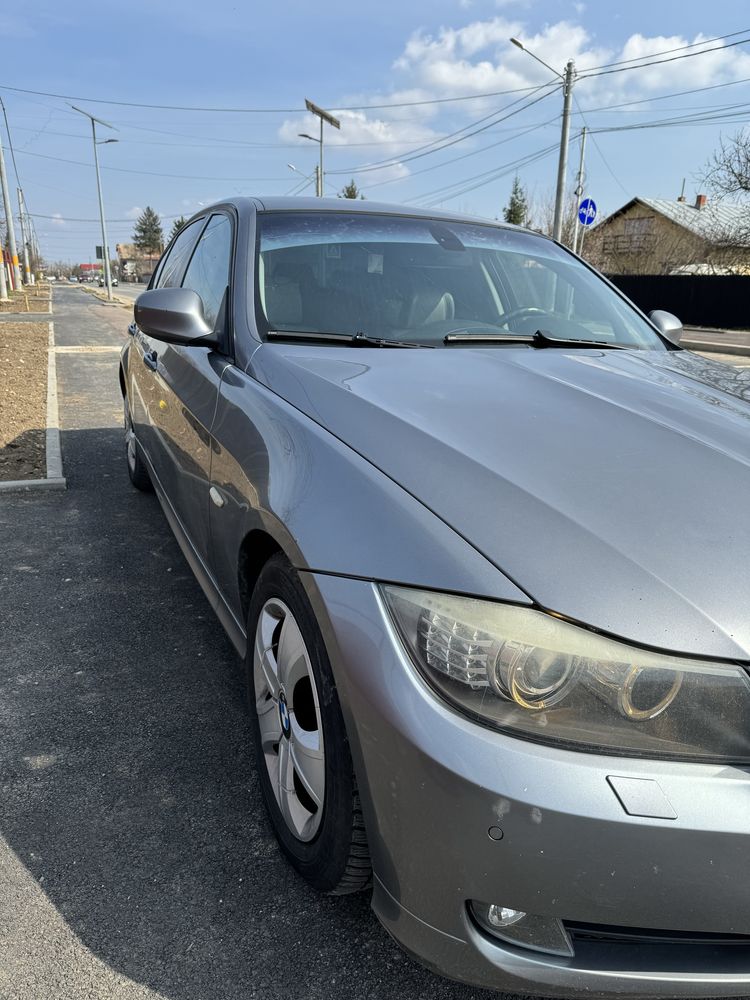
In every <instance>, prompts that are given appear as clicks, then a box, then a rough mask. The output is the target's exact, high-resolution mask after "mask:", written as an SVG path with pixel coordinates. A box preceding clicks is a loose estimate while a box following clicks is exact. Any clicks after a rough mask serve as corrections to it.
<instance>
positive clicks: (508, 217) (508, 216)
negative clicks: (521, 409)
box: [503, 174, 529, 226]
mask: <svg viewBox="0 0 750 1000" xmlns="http://www.w3.org/2000/svg"><path fill="white" fill-rule="evenodd" d="M528 217H529V203H528V200H527V198H526V191H525V190H524V188H523V185H522V184H521V181H520V179H519V177H518V174H516V176H515V177H514V179H513V187H512V188H511V192H510V199H509V201H508V204H507V205H506V206H505V208H504V209H503V218H504V219H505V221H506V222H512V223H513V225H515V226H525V225H526V222H527V220H528Z"/></svg>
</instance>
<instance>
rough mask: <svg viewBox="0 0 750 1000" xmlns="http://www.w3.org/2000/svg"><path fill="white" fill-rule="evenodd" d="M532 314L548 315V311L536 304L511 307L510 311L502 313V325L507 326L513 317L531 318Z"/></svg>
mask: <svg viewBox="0 0 750 1000" xmlns="http://www.w3.org/2000/svg"><path fill="white" fill-rule="evenodd" d="M534 316H549V313H548V312H547V311H546V310H545V309H539V308H538V307H537V306H522V307H521V308H520V309H511V311H510V312H507V313H503V317H502V322H503V326H507V325H508V323H511V322H513V320H515V319H532V318H533V317H534Z"/></svg>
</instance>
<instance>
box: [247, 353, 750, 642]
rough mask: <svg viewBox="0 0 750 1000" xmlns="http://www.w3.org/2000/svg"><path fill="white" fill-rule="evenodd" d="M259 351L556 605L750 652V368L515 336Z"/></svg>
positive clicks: (627, 634)
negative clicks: (469, 343) (481, 345)
mask: <svg viewBox="0 0 750 1000" xmlns="http://www.w3.org/2000/svg"><path fill="white" fill-rule="evenodd" d="M253 360H254V368H255V373H256V375H257V376H258V377H259V378H260V379H261V380H262V381H264V382H266V384H267V385H268V386H269V388H271V389H272V390H273V391H275V392H277V393H278V394H280V395H281V396H283V397H284V398H285V399H287V400H288V401H289V402H290V403H292V404H293V405H294V406H295V407H297V408H299V409H301V410H303V411H304V412H305V413H307V414H308V415H309V416H310V417H311V418H312V419H313V420H315V421H317V422H319V423H320V424H322V425H323V426H324V427H326V428H328V429H329V430H330V431H331V432H332V433H333V434H335V435H336V436H337V437H338V438H340V439H341V440H342V441H344V442H346V443H347V444H348V445H349V446H350V447H351V448H353V449H354V450H356V451H357V452H359V453H360V454H361V455H363V456H364V457H366V458H367V459H368V460H369V461H370V462H372V463H373V464H374V465H375V466H377V467H378V468H379V469H381V470H382V471H383V472H384V473H385V474H386V475H387V476H389V477H391V478H392V479H394V480H395V481H396V482H398V483H399V484H400V485H401V486H403V488H404V489H406V490H408V491H409V492H410V493H411V494H413V495H414V496H415V497H417V498H418V499H419V500H420V501H421V502H422V503H423V504H424V505H425V506H426V507H427V508H429V509H430V510H431V511H433V512H434V513H435V514H437V516H438V517H440V518H442V519H443V520H444V521H446V522H447V523H448V524H449V525H451V527H452V528H453V529H454V530H455V531H457V532H458V533H459V534H460V535H462V536H463V537H464V538H465V539H466V540H467V541H468V542H469V543H470V544H471V545H473V546H475V547H476V548H477V549H478V550H479V551H480V552H482V553H483V554H484V555H485V556H486V558H487V559H489V560H490V561H491V562H492V563H494V564H495V565H496V566H497V567H498V568H499V569H500V570H501V571H502V572H503V573H504V574H505V575H506V576H508V577H509V578H510V579H511V580H512V581H513V582H514V583H516V584H517V585H518V586H519V587H521V588H522V589H523V590H525V591H526V593H527V594H528V595H529V596H530V597H531V598H532V599H533V600H534V601H536V602H538V604H540V605H541V606H543V607H545V608H549V609H551V610H554V611H556V612H558V613H560V614H563V615H566V616H568V617H570V618H572V619H576V620H578V621H581V622H584V623H587V624H589V625H591V626H594V627H596V628H599V629H602V630H604V631H607V632H609V633H611V634H614V635H618V636H621V637H623V638H626V639H630V640H632V641H635V642H639V643H642V644H645V645H649V646H655V647H658V648H662V649H669V650H673V651H675V652H684V653H692V654H699V655H706V656H720V657H729V658H739V659H746V658H748V657H750V502H749V501H750V402H748V401H749V400H750V373H747V372H743V371H742V370H740V369H734V368H731V367H728V366H726V365H722V364H718V363H715V362H711V361H707V360H705V359H703V358H701V357H698V356H697V355H693V354H689V353H687V352H656V351H653V352H652V351H606V352H600V351H592V350H559V349H546V350H533V349H529V348H515V347H514V348H506V347H491V348H486V349H475V348H465V349H464V348H459V349H447V350H392V349H380V350H379V349H359V348H356V349H355V348H338V347H330V348H329V347H310V346H304V345H299V344H296V345H281V344H274V345H270V344H267V345H264V346H263V347H261V348H260V349H259V350H258V352H256V356H255V358H254V359H253ZM374 544H377V542H376V540H374Z"/></svg>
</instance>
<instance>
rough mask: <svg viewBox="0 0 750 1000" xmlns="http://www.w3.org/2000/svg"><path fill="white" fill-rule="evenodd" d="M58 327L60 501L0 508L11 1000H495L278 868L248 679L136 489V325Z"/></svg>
mask: <svg viewBox="0 0 750 1000" xmlns="http://www.w3.org/2000/svg"><path fill="white" fill-rule="evenodd" d="M54 308H55V315H54V321H55V329H56V337H57V344H58V346H59V347H60V348H62V350H60V351H59V352H58V378H59V388H60V395H61V418H62V425H63V439H62V446H63V457H64V463H65V475H66V476H67V478H68V486H69V488H68V490H67V491H66V492H64V493H57V494H41V493H40V494H36V495H20V494H19V495H15V496H14V497H13V498H11V497H10V496H8V497H5V498H4V499H3V500H2V502H1V503H0V552H2V561H1V562H0V602H1V603H0V607H2V609H3V610H2V621H1V624H0V629H1V630H2V642H1V643H0V647H1V649H2V655H1V656H0V733H2V737H1V738H0V997H2V1000H103V998H110V997H114V998H118V1000H146V998H148V1000H154V998H169V1000H234V998H243V1000H247V998H259V1000H260V998H262V1000H276V998H279V1000H281V998H284V1000H297V998H299V1000H303V998H304V1000H315V998H325V1000H330V998H331V997H335V998H339V997H341V998H365V997H366V998H367V1000H381V998H382V1000H390V998H393V1000H406V998H409V1000H411V998H424V1000H427V998H429V1000H471V998H480V997H489V996H491V994H486V993H482V992H481V991H475V990H470V989H466V988H464V987H460V986H455V985H453V984H451V983H449V982H447V981H445V980H443V979H439V978H438V977H436V976H433V975H432V974H430V973H428V972H426V971H425V970H423V969H422V968H421V967H420V966H418V965H417V964H416V963H415V962H413V961H412V960H411V959H409V958H408V957H406V956H405V955H404V954H402V952H401V951H400V950H399V949H398V948H397V947H396V946H395V945H394V944H393V943H392V942H391V941H390V939H389V938H388V937H387V935H386V934H385V932H384V931H383V930H382V929H381V928H380V926H379V924H378V923H377V921H376V920H375V918H374V917H373V915H372V914H371V912H370V909H369V900H368V898H367V896H366V895H360V896H356V897H344V898H340V899H334V898H328V897H321V896H319V895H318V894H316V893H315V892H313V891H312V890H310V889H308V887H307V886H306V885H305V883H303V882H302V881H301V880H300V879H299V878H298V877H297V876H296V875H295V874H294V873H293V872H292V870H291V869H290V868H289V866H288V865H287V864H286V863H285V862H284V861H283V860H282V858H281V857H280V855H279V853H278V851H277V849H276V846H275V842H274V841H273V839H272V836H271V833H270V830H269V827H268V826H267V823H266V819H265V815H264V813H263V810H262V804H261V800H260V794H259V790H258V787H257V783H256V779H255V771H254V761H253V759H252V753H251V748H250V743H249V740H248V737H247V716H246V710H245V704H244V696H243V690H242V685H243V681H242V676H241V667H240V664H239V662H238V661H237V658H236V656H235V654H234V652H233V650H232V649H231V647H230V645H229V642H228V641H227V640H226V638H225V637H224V634H223V632H222V629H221V627H220V626H219V624H218V622H217V621H216V619H215V617H214V615H213V613H212V612H211V610H210V609H209V607H208V604H207V603H206V601H205V599H204V597H203V595H202V593H201V591H200V590H199V588H198V585H197V584H196V583H195V581H194V579H193V577H192V574H191V573H190V570H189V569H188V567H187V564H186V563H185V561H184V559H183V558H182V556H181V554H180V552H179V550H178V548H177V545H176V543H175V541H174V539H173V537H172V534H171V532H170V530H169V528H168V526H167V523H166V521H165V520H164V517H163V515H162V513H161V510H160V508H159V505H158V503H157V501H156V500H155V498H154V497H153V496H146V495H143V494H139V493H137V492H136V491H135V490H133V489H132V488H131V487H130V485H129V482H128V480H127V474H126V471H125V464H124V459H123V456H122V444H121V432H120V399H119V390H118V387H117V369H116V364H117V348H118V347H119V346H120V345H121V344H122V342H123V339H124V328H125V325H126V323H127V317H126V316H125V315H124V310H123V309H122V307H114V306H108V305H106V304H104V303H101V302H98V301H97V300H96V299H95V298H93V297H91V296H88V295H84V294H83V293H82V292H81V291H80V289H76V288H69V289H67V288H60V289H57V290H56V291H55V302H54ZM81 347H84V348H104V349H103V350H85V351H80V350H76V348H81ZM66 349H67V350H66Z"/></svg>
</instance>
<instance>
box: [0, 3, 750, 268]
mask: <svg viewBox="0 0 750 1000" xmlns="http://www.w3.org/2000/svg"><path fill="white" fill-rule="evenodd" d="M8 6H9V5H4V9H3V11H2V13H0V44H1V45H2V49H0V51H1V52H2V58H0V96H1V97H2V99H3V101H4V104H5V108H6V111H7V116H8V122H9V125H10V137H11V139H12V142H13V146H14V150H15V154H16V155H15V161H16V166H17V170H18V174H19V176H20V183H21V186H22V187H23V190H24V194H25V198H26V204H27V209H28V211H29V212H30V213H32V215H33V217H34V225H35V228H36V232H37V236H38V239H39V243H40V245H41V249H42V253H43V255H44V256H45V257H46V259H47V260H48V261H55V260H64V261H69V262H72V263H80V262H87V261H89V260H93V259H94V254H95V246H96V244H97V243H101V236H100V234H99V228H98V222H97V219H98V202H97V194H96V179H95V174H94V168H93V152H92V141H91V126H90V123H89V121H88V120H87V119H86V118H84V117H83V116H82V115H80V114H78V113H76V112H75V111H73V110H72V109H71V107H70V104H71V103H74V104H76V105H78V106H79V107H82V108H84V109H85V110H87V111H89V112H90V113H91V114H94V115H96V116H97V117H99V118H101V119H103V120H104V121H106V122H108V123H110V124H111V125H112V126H114V128H115V129H116V131H110V130H108V129H106V128H103V127H99V135H100V137H101V138H102V139H104V138H112V139H116V140H117V142H116V143H108V144H106V145H101V146H100V147H99V157H100V164H101V167H102V170H101V176H102V186H103V193H104V202H105V211H106V216H107V219H108V220H109V236H108V238H109V244H110V247H111V248H112V250H113V251H114V246H115V244H116V243H119V242H129V241H130V239H131V237H132V229H133V220H134V219H135V218H137V216H138V215H139V214H140V213H141V211H142V210H143V208H144V207H145V206H146V205H150V206H152V207H153V208H155V209H156V211H157V212H158V213H159V214H160V215H161V216H162V217H163V224H164V228H165V232H167V233H168V231H169V229H170V228H171V225H172V220H173V219H174V218H175V217H177V216H179V215H183V214H184V215H186V216H189V215H191V214H192V213H193V212H195V211H197V210H199V209H200V208H201V207H202V206H204V205H207V204H210V203H211V202H213V201H217V200H219V199H221V198H223V197H226V196H231V195H237V194H243V195H263V194H277V195H278V194H289V193H297V192H298V190H299V189H300V188H302V187H303V185H305V184H306V178H308V179H309V178H310V176H311V174H312V172H313V170H314V166H315V163H316V160H317V155H318V147H317V144H316V143H313V142H310V141H309V140H307V139H303V138H300V137H299V133H301V132H310V133H311V134H313V135H315V134H317V127H318V126H317V123H316V121H315V120H314V119H312V118H310V117H309V116H308V115H307V114H306V113H305V111H304V100H305V98H309V99H311V100H312V101H314V102H315V103H316V104H318V105H320V106H322V107H325V108H327V109H329V110H330V111H331V112H333V113H334V114H336V115H337V116H338V117H339V119H340V121H341V129H340V131H336V130H334V129H332V128H330V127H329V126H326V127H325V170H326V186H325V194H326V196H328V197H335V196H336V193H337V191H338V190H340V189H341V187H343V185H344V184H345V183H347V182H348V181H349V180H350V179H352V178H353V179H354V180H355V181H356V183H357V185H358V186H359V187H360V189H361V190H362V192H363V193H364V195H365V197H366V198H368V199H370V200H372V201H383V202H391V203H399V204H405V205H412V206H418V207H434V208H438V209H444V210H449V211H461V212H468V213H471V214H475V215H479V216H484V217H487V218H497V217H500V216H501V215H502V209H503V207H504V205H506V204H507V201H508V196H509V193H510V189H511V185H512V183H513V177H514V175H515V173H516V172H517V173H518V175H519V176H520V179H521V182H522V183H523V185H524V186H525V188H526V190H527V193H528V196H529V199H530V201H531V203H532V207H533V210H534V212H535V215H536V218H537V220H538V221H541V218H542V216H544V214H545V212H546V211H547V210H548V206H549V204H550V202H551V199H552V197H553V192H554V187H555V179H556V172H557V157H558V144H559V139H560V114H561V108H562V92H561V87H560V85H559V80H558V79H557V77H555V76H554V74H553V73H552V72H550V70H549V69H548V68H546V67H545V66H543V65H541V64H540V63H539V62H537V61H536V60H535V59H533V58H532V57H531V56H530V55H529V51H530V52H533V53H534V54H535V55H537V56H538V57H539V58H540V59H542V60H543V61H544V62H546V63H548V64H549V66H551V67H552V69H554V70H555V71H557V72H562V71H563V70H564V66H565V64H566V62H567V60H568V59H573V60H575V67H576V72H577V78H576V83H575V87H574V98H575V100H574V103H573V116H572V126H571V143H570V147H569V160H570V165H569V184H568V187H569V191H572V190H573V188H574V186H575V176H574V174H575V171H576V170H577V168H578V159H579V135H580V132H581V128H582V126H583V125H584V124H585V125H586V126H587V128H588V129H590V139H589V141H588V142H587V149H586V166H585V178H586V180H585V193H586V195H588V196H590V197H592V198H593V199H594V200H595V201H596V203H597V206H598V210H599V214H600V217H601V216H602V215H606V214H608V213H610V212H612V211H614V210H616V209H617V208H619V207H620V206H621V205H623V204H624V203H625V202H626V201H628V200H629V199H630V198H631V197H633V196H635V195H642V196H645V197H653V198H676V197H677V196H678V195H679V193H680V190H681V187H682V183H683V180H684V181H685V193H686V196H687V197H688V200H693V199H694V197H695V195H696V193H698V192H699V191H700V190H702V189H703V185H702V181H701V174H702V171H703V169H704V168H705V165H706V162H707V160H708V158H709V157H710V155H711V153H712V151H713V150H714V149H715V148H716V146H717V144H718V143H719V141H720V139H721V137H722V136H725V137H726V136H730V135H732V134H734V133H735V132H736V131H737V130H738V129H740V128H742V127H743V123H744V122H745V121H748V119H749V118H750V9H748V7H747V3H746V2H744V0H714V2H713V3H711V4H707V3H700V4H699V3H695V2H693V3H689V2H684V0H683V2H673V0H651V2H648V3H647V2H645V0H630V2H628V3H617V4H615V3H611V2H609V0H597V2H585V0H540V2H531V0H411V2H408V3H404V2H403V0H401V2H396V0H375V2H372V0H371V2H365V3H357V2H354V0H347V2H344V0H318V2H317V3H316V4H311V3H309V2H305V3H302V2H298V0H291V2H285V0H277V2H276V3H262V4H261V3H258V2H257V0H256V2H255V3H252V2H251V3H244V4H243V3H239V2H236V0H210V2H206V0H201V2H196V0H181V2H180V3H173V2H171V0H169V2H166V0H128V2H127V3H126V4H124V3H123V4H110V5H105V4H101V5H97V6H96V7H93V6H92V7H90V8H89V9H88V10H84V7H83V6H82V5H74V4H69V5H64V4H61V3H60V2H59V0H35V2H34V4H33V5H32V4H28V5H25V6H24V5H14V6H13V12H11V11H10V10H9V9H6V8H7V7H8ZM743 29H745V30H744V33H742V32H743ZM730 33H737V34H731V37H727V38H723V39H722V40H718V41H708V40H710V39H717V38H718V36H726V35H730ZM511 37H516V38H520V39H521V40H522V41H523V43H524V45H525V47H526V49H527V50H529V51H527V52H524V51H521V50H519V49H518V48H516V47H514V46H513V45H512V44H511V43H510V41H509V39H510V38H511ZM743 38H747V39H748V43H747V44H735V43H737V42H738V41H740V40H741V39H743ZM696 42H698V43H702V44H700V45H695V43H696ZM685 46H692V48H685ZM672 50H677V51H672ZM707 50H713V51H707ZM696 52H700V53H701V54H699V55H694V54H693V53H696ZM658 53H666V54H663V55H657V54H658ZM687 53H690V55H689V57H687V58H685V57H684V56H685V55H686V54H687ZM676 56H679V57H680V58H675V57H676ZM648 57H651V58H652V59H656V60H663V61H661V62H660V63H658V64H655V65H651V66H642V65H641V64H642V63H643V62H644V61H649V60H648ZM667 60H669V61H667ZM613 63H617V64H619V65H618V66H612V65H611V64H613ZM599 67H605V68H608V69H609V70H613V69H614V70H617V71H616V72H611V71H609V72H604V71H602V69H599ZM624 67H626V68H624ZM706 88H711V89H706ZM29 91H32V92H34V93H28V92H29ZM688 91H689V93H686V92H688ZM53 95H54V96H53ZM668 95H675V96H668ZM457 98H458V99H457ZM154 105H161V106H162V107H153V106H154ZM378 105H380V106H381V107H378ZM383 105H386V106H385V107H383ZM394 105H400V106H394ZM177 108H180V109H183V108H184V109H188V110H177ZM191 109H192V110H191ZM195 109H210V110H195ZM237 109H239V110H237ZM679 118H683V119H684V118H692V119H695V120H693V121H688V122H685V121H682V122H677V123H675V121H674V120H675V119H679ZM666 122H670V124H665V123H666ZM634 125H638V126H641V127H639V128H632V127H630V126H634ZM645 125H651V126H653V127H649V128H645V127H642V126H645ZM624 126H628V127H627V128H626V127H624ZM2 135H3V143H4V146H5V152H6V161H7V164H6V165H7V170H8V175H9V179H10V184H11V187H12V188H13V190H14V191H15V188H16V183H17V182H16V173H15V168H14V164H13V162H12V160H11V157H10V156H9V152H8V134H7V132H6V131H5V129H4V128H3V130H2ZM290 164H291V166H290ZM292 167H294V168H296V169H295V170H293V169H292ZM303 193H305V194H312V193H314V191H313V187H312V181H311V180H308V181H307V186H306V187H305V189H304V191H303ZM571 197H572V195H571ZM15 210H16V209H15V207H14V211H15Z"/></svg>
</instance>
